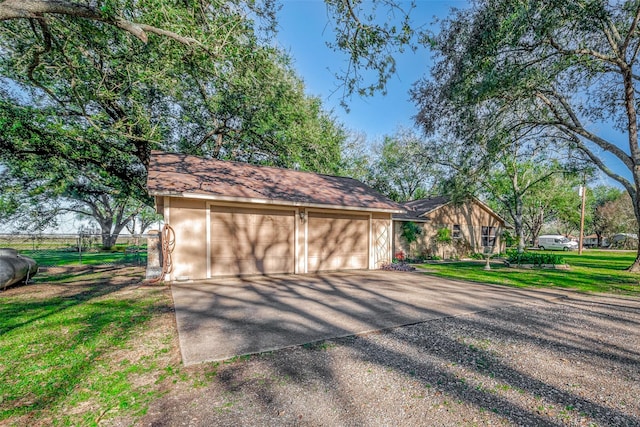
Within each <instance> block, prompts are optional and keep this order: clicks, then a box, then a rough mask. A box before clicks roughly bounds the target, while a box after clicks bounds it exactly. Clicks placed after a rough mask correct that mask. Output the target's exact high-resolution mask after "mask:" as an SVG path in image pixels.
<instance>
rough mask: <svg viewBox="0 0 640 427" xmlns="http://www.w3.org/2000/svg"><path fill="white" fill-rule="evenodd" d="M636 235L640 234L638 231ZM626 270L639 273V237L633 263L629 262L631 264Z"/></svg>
mask: <svg viewBox="0 0 640 427" xmlns="http://www.w3.org/2000/svg"><path fill="white" fill-rule="evenodd" d="M638 236H640V233H638ZM627 271H630V272H632V273H640V239H638V250H637V254H636V259H635V260H634V261H633V264H631V266H630V267H629V268H627Z"/></svg>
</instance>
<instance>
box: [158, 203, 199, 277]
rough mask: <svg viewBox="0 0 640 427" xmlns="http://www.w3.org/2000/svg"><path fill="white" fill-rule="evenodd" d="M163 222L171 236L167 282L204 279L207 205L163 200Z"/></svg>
mask: <svg viewBox="0 0 640 427" xmlns="http://www.w3.org/2000/svg"><path fill="white" fill-rule="evenodd" d="M164 212H165V213H164V217H165V223H167V224H169V225H170V226H171V227H172V228H173V231H174V233H175V248H174V250H173V253H172V254H171V260H172V265H173V270H172V271H171V273H170V279H169V280H172V281H173V280H177V278H181V277H184V278H189V279H194V278H205V277H206V273H207V226H206V224H207V204H206V202H205V201H204V200H190V199H183V198H171V199H170V200H167V198H165V201H164Z"/></svg>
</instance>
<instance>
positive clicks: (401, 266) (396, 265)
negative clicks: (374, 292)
mask: <svg viewBox="0 0 640 427" xmlns="http://www.w3.org/2000/svg"><path fill="white" fill-rule="evenodd" d="M380 269H381V270H385V271H415V269H416V268H415V267H413V266H411V265H409V264H407V263H404V262H392V263H390V264H383V265H382V267H381V268H380Z"/></svg>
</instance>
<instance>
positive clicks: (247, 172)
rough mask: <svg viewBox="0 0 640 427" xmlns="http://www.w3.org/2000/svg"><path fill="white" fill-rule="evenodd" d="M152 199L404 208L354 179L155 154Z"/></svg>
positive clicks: (150, 179) (149, 181)
mask: <svg viewBox="0 0 640 427" xmlns="http://www.w3.org/2000/svg"><path fill="white" fill-rule="evenodd" d="M147 187H148V189H149V194H151V195H152V196H183V197H188V196H192V197H193V196H196V197H197V196H200V197H205V198H211V199H214V200H228V201H253V202H258V203H260V202H262V203H273V204H287V205H297V206H327V207H341V208H345V209H358V208H361V209H362V210H368V211H385V212H402V211H403V208H402V206H401V205H399V204H397V203H395V202H393V201H392V200H390V199H388V198H386V197H384V196H383V195H381V194H380V193H378V192H376V191H375V190H373V189H371V188H370V187H368V186H366V185H365V184H363V183H361V182H360V181H357V180H355V179H352V178H345V177H339V176H329V175H320V174H315V173H310V172H300V171H295V170H290V169H280V168H273V167H265V166H255V165H250V164H247V163H238V162H226V161H222V160H211V159H204V158H201V157H196V156H189V155H186V154H171V153H164V152H160V151H153V152H152V153H151V159H150V162H149V176H148V179H147Z"/></svg>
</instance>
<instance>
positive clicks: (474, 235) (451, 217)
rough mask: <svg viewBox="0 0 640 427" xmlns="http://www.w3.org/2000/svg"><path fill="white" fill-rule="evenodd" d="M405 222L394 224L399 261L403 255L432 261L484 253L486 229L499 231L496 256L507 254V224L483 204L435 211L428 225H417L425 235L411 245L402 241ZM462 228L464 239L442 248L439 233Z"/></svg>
mask: <svg viewBox="0 0 640 427" xmlns="http://www.w3.org/2000/svg"><path fill="white" fill-rule="evenodd" d="M402 224H403V221H394V226H393V243H394V250H393V254H394V257H398V255H399V252H402V254H403V255H404V256H405V257H412V258H413V257H425V258H426V257H429V256H438V257H441V258H442V257H443V255H444V258H452V257H461V256H465V255H468V254H469V253H472V252H483V250H484V247H483V245H482V227H495V228H496V245H495V249H494V252H501V251H503V250H504V248H503V246H504V245H503V242H502V239H501V235H502V231H503V230H504V224H503V223H502V221H501V220H500V219H498V218H497V217H496V216H495V215H493V214H491V213H490V212H489V211H487V210H486V209H484V208H483V207H482V206H481V205H480V204H478V203H475V202H471V203H465V204H463V205H461V206H455V205H453V204H448V205H445V206H442V207H440V208H439V209H436V210H435V211H433V212H432V213H431V214H430V215H428V216H427V217H426V218H424V222H417V221H416V222H415V224H416V225H418V226H419V227H420V228H421V229H422V232H421V233H420V235H418V240H417V241H416V242H413V243H412V244H411V245H409V244H408V243H407V241H406V240H405V239H404V237H402ZM454 225H459V226H460V232H461V237H460V238H457V239H456V238H454V239H452V243H451V244H446V245H443V244H438V243H437V242H436V240H435V239H436V235H437V232H438V230H439V229H441V228H448V229H449V230H451V231H452V235H453V226H454Z"/></svg>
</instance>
